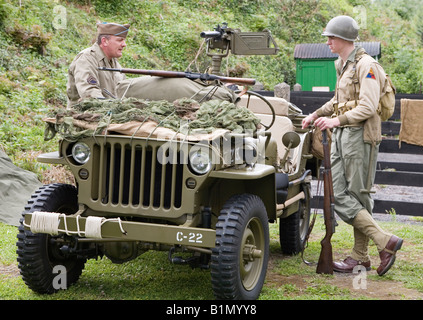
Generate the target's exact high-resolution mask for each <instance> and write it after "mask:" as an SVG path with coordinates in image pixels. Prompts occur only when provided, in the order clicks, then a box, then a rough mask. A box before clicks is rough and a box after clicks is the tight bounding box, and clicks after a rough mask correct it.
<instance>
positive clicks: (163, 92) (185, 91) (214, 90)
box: [116, 76, 236, 102]
mask: <svg viewBox="0 0 423 320" xmlns="http://www.w3.org/2000/svg"><path fill="white" fill-rule="evenodd" d="M116 92H117V95H118V98H120V99H121V98H137V99H145V100H152V101H158V100H167V101H169V102H173V101H175V100H177V99H181V98H190V99H193V100H196V101H202V102H204V101H208V100H212V99H218V100H224V101H229V102H235V101H236V95H235V93H234V92H233V91H232V90H230V89H228V88H226V87H224V86H214V85H205V84H202V83H200V82H198V81H194V80H190V79H188V78H161V77H150V76H144V77H138V78H130V79H125V80H122V81H120V82H119V83H118V84H117V89H116Z"/></svg>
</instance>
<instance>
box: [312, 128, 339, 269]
mask: <svg viewBox="0 0 423 320" xmlns="http://www.w3.org/2000/svg"><path fill="white" fill-rule="evenodd" d="M322 135H323V141H322V143H323V154H324V158H323V165H324V170H323V182H324V200H323V216H324V220H325V227H326V234H325V237H324V238H323V240H322V241H321V242H320V244H321V247H322V248H321V251H320V257H319V262H318V263H317V268H316V272H317V273H324V274H333V254H332V244H331V238H332V235H333V234H334V233H335V211H334V195H333V185H332V171H331V164H330V149H329V142H328V138H327V131H326V130H324V131H322Z"/></svg>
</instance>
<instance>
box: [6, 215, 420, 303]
mask: <svg viewBox="0 0 423 320" xmlns="http://www.w3.org/2000/svg"><path fill="white" fill-rule="evenodd" d="M322 220H323V219H321V218H320V217H318V219H317V221H316V225H315V228H314V230H313V232H312V235H311V238H310V241H309V245H308V247H307V249H306V251H305V253H304V259H306V260H308V261H310V262H316V261H317V260H318V257H319V254H320V240H321V239H322V238H323V235H324V225H323V222H322ZM381 225H382V227H383V228H384V229H385V230H388V231H389V232H393V233H395V234H397V235H398V236H400V237H403V238H404V240H405V242H404V246H403V248H402V249H401V250H400V251H399V252H398V254H397V261H396V263H395V265H394V266H393V267H392V269H391V270H390V271H389V272H388V273H387V274H386V275H385V276H384V277H379V276H377V275H376V272H375V270H374V269H375V268H376V267H377V264H378V263H379V260H378V258H377V250H376V246H375V245H371V246H370V254H371V256H372V264H373V270H372V271H371V272H369V274H368V276H367V282H368V286H369V287H370V289H369V290H355V289H354V288H353V280H354V276H353V275H351V276H347V277H345V276H340V275H337V274H334V275H319V274H316V272H315V266H308V265H306V264H305V263H304V262H303V260H302V258H301V256H300V255H297V256H284V255H282V254H281V253H280V247H279V241H278V238H279V236H278V230H279V228H278V225H277V224H273V225H271V227H270V238H271V241H270V253H271V254H270V262H269V267H268V272H267V279H266V282H265V285H264V287H263V290H262V293H261V295H260V299H261V300H332V299H335V300H357V299H390V298H393V299H397V298H400V299H416V298H417V299H419V298H420V299H421V298H422V297H423V276H422V275H423V264H422V257H421V255H420V253H421V252H422V249H423V248H422V246H423V227H422V226H419V225H407V224H401V223H396V222H389V223H381ZM16 233H17V228H16V227H12V226H8V225H5V224H3V223H0V248H1V250H0V299H5V300H20V299H24V300H107V299H110V300H138V299H140V300H211V299H214V296H213V292H212V289H211V277H210V272H209V271H208V270H200V269H191V268H190V267H188V266H182V265H172V264H170V263H169V262H168V259H167V252H155V251H149V252H146V253H144V254H143V255H141V256H139V257H138V258H137V259H135V260H133V261H130V262H126V263H123V264H113V263H112V262H111V261H110V260H109V259H107V258H103V259H99V260H89V261H88V262H87V263H86V265H85V268H84V270H83V272H82V275H81V277H80V279H79V281H78V282H77V283H76V284H75V285H73V286H71V287H70V288H68V289H67V290H61V291H59V292H58V293H56V294H54V295H39V294H36V293H34V292H32V291H31V290H30V289H28V288H27V287H26V285H25V284H24V282H23V281H22V279H21V277H20V275H19V273H18V269H17V262H16V246H15V243H16ZM352 244H353V237H352V229H351V227H350V226H349V225H346V224H345V223H342V222H340V223H339V226H338V227H337V229H336V233H335V234H334V236H333V237H332V246H333V252H334V260H338V259H343V258H344V257H345V256H346V255H347V254H348V252H349V250H350V248H351V247H352ZM373 259H374V261H373ZM393 286H395V288H397V287H398V288H400V289H395V290H394V291H395V292H392V293H391V295H389V293H387V292H386V291H389V290H391V291H392V290H393V289H386V291H385V290H384V288H385V287H387V288H391V287H393ZM378 290H379V291H380V292H381V293H380V296H379V297H378V296H375V295H372V294H370V293H369V292H370V291H376V294H377V292H378ZM409 293H412V294H413V295H409Z"/></svg>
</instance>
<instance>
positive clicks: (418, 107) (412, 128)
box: [399, 99, 423, 146]
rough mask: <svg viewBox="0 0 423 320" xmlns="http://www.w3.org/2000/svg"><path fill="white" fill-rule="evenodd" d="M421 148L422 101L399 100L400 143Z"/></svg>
mask: <svg viewBox="0 0 423 320" xmlns="http://www.w3.org/2000/svg"><path fill="white" fill-rule="evenodd" d="M402 141H404V142H406V143H410V144H415V145H418V146H423V100H414V99H413V100H412V99H401V129H400V134H399V143H400V146H401V142H402Z"/></svg>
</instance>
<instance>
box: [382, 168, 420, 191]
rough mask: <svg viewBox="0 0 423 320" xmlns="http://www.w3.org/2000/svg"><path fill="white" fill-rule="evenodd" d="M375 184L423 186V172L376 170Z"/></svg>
mask: <svg viewBox="0 0 423 320" xmlns="http://www.w3.org/2000/svg"><path fill="white" fill-rule="evenodd" d="M375 184H389V185H399V186H412V187H423V173H421V172H407V171H381V170H378V171H376V177H375Z"/></svg>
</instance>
